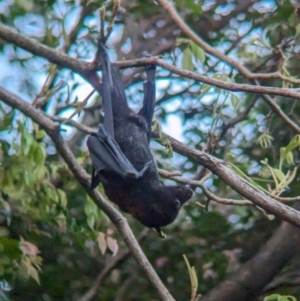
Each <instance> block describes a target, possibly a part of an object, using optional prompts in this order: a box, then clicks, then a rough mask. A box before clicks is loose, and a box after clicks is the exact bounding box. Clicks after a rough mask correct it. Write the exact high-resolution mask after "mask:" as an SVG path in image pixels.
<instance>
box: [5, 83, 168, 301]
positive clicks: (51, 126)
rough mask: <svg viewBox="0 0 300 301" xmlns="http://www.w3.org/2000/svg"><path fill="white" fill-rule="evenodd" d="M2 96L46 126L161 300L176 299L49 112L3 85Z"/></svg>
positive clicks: (75, 173) (61, 152) (57, 147)
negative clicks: (92, 182) (93, 183)
mask: <svg viewBox="0 0 300 301" xmlns="http://www.w3.org/2000/svg"><path fill="white" fill-rule="evenodd" d="M0 99H1V100H2V101H3V102H4V103H6V104H7V105H8V106H10V107H12V108H15V109H18V110H20V111H21V112H22V113H24V114H25V115H26V116H28V117H30V118H31V119H32V120H33V121H34V122H36V123H38V124H39V125H40V126H41V127H42V128H44V129H45V131H46V132H47V134H48V135H49V136H50V137H51V138H52V140H53V142H54V143H55V146H56V149H57V151H58V153H59V154H60V155H61V157H62V158H63V159H64V161H65V162H66V163H67V165H68V167H69V168H70V170H71V171H72V173H73V175H74V176H75V178H76V179H77V181H78V182H79V183H80V184H81V185H82V187H83V188H84V190H85V191H86V192H87V193H88V194H89V195H90V197H91V198H92V199H93V200H94V202H95V203H96V204H97V205H98V206H99V207H100V208H101V209H102V210H103V211H104V212H105V213H106V214H107V215H108V217H109V218H110V220H111V221H112V222H113V223H114V225H115V227H116V228H117V229H118V231H119V232H120V234H121V235H122V237H123V239H124V241H125V243H126V245H127V247H128V248H129V250H130V252H131V254H132V255H133V257H134V258H135V260H136V261H137V263H138V264H139V266H140V267H141V268H142V270H143V271H144V272H145V274H146V276H147V277H148V279H149V280H150V282H151V284H152V285H153V287H154V289H155V290H156V292H157V293H158V295H159V296H160V298H161V300H166V301H167V300H168V301H174V298H173V297H172V296H171V294H170V293H169V292H168V290H167V289H166V287H165V286H164V284H163V283H162V281H161V280H160V278H159V277H158V276H157V274H156V272H155V270H154V269H153V267H152V266H151V264H150V262H149V261H148V259H147V257H146V256H145V254H144V253H143V251H142V249H141V247H140V246H139V244H138V242H137V241H136V238H135V237H134V235H133V233H132V231H131V229H130V227H129V225H128V223H127V221H126V219H125V218H124V217H123V216H122V214H121V213H120V212H119V211H118V210H117V209H115V208H114V207H113V206H112V205H111V204H110V203H109V202H108V201H107V200H106V199H105V198H104V197H103V196H102V195H101V194H100V193H99V192H98V191H97V190H91V189H90V176H89V175H88V174H87V173H86V171H85V170H84V169H83V168H82V167H81V166H80V165H79V164H78V162H77V160H76V158H75V157H74V155H73V154H72V152H71V150H70V149H69V147H68V146H67V144H66V142H65V141H64V140H63V139H62V137H61V136H60V134H59V132H58V127H57V125H56V124H55V123H54V122H53V121H51V120H50V119H49V118H48V117H47V116H45V115H44V114H43V113H42V112H41V111H39V110H37V109H35V108H34V107H33V106H32V105H30V104H29V103H27V102H25V101H24V100H21V99H20V98H19V97H17V96H16V95H14V94H12V93H9V92H7V91H6V90H4V89H3V88H0Z"/></svg>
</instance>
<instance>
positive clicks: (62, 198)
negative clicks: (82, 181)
mask: <svg viewBox="0 0 300 301" xmlns="http://www.w3.org/2000/svg"><path fill="white" fill-rule="evenodd" d="M56 192H57V194H58V197H59V201H60V203H61V206H62V207H63V208H65V207H66V206H67V204H68V199H67V195H66V193H65V192H64V191H63V190H61V189H57V190H56Z"/></svg>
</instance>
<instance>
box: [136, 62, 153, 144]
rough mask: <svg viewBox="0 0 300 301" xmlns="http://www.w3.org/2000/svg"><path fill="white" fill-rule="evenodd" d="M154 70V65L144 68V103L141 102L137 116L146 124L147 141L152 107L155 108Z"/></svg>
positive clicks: (149, 133) (149, 134)
mask: <svg viewBox="0 0 300 301" xmlns="http://www.w3.org/2000/svg"><path fill="white" fill-rule="evenodd" d="M155 70H156V66H155V65H147V66H146V74H147V80H146V82H144V101H143V107H142V109H141V110H140V111H139V114H140V115H142V116H143V117H144V118H145V120H146V122H147V127H148V129H149V132H148V140H149V141H150V136H151V124H152V119H153V115H154V107H155Z"/></svg>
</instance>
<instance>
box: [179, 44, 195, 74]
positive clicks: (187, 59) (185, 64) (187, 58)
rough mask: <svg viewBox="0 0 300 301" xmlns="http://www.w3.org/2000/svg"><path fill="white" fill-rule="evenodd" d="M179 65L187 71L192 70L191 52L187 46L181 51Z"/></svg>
mask: <svg viewBox="0 0 300 301" xmlns="http://www.w3.org/2000/svg"><path fill="white" fill-rule="evenodd" d="M181 67H182V68H183V69H185V70H188V71H193V70H194V65H193V60H192V52H191V49H190V48H189V47H187V48H185V49H184V51H183V53H182V61H181Z"/></svg>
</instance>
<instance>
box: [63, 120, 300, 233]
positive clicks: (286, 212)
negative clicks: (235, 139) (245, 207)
mask: <svg viewBox="0 0 300 301" xmlns="http://www.w3.org/2000/svg"><path fill="white" fill-rule="evenodd" d="M66 122H67V123H71V122H68V121H66ZM72 124H73V125H74V126H75V127H76V128H77V129H78V130H81V131H84V132H86V133H93V132H95V130H93V129H91V128H89V127H87V126H85V127H82V126H79V125H76V123H75V122H74V121H72ZM154 136H155V134H154ZM165 136H167V137H168V139H169V140H170V142H171V144H172V147H173V149H174V150H175V151H176V152H178V153H179V154H181V155H183V156H186V157H188V158H190V159H191V160H193V161H195V162H197V163H199V164H200V165H202V166H204V167H206V168H207V169H209V170H210V171H212V172H213V173H214V174H216V175H217V176H219V177H220V178H221V179H222V180H223V181H224V182H225V183H226V184H228V185H229V186H230V187H231V188H232V189H234V190H235V191H237V192H238V193H239V194H240V195H242V196H243V197H245V198H246V199H248V200H250V201H251V202H253V204H255V205H257V206H258V207H261V208H262V209H264V210H266V211H267V212H270V213H272V214H274V215H277V216H278V217H280V218H281V219H283V220H285V221H287V222H289V223H291V224H293V225H295V226H297V227H300V212H299V211H297V210H295V209H294V208H291V207H289V206H286V205H284V204H282V203H280V202H278V201H277V200H275V199H272V198H271V197H269V196H268V195H266V194H265V193H264V192H263V191H261V190H259V189H258V188H256V187H254V186H253V185H251V184H250V183H248V182H247V181H246V180H244V179H243V178H241V177H240V176H238V175H237V174H236V173H234V172H233V171H232V170H231V169H230V168H228V167H227V166H226V164H225V162H223V161H221V160H219V159H217V158H215V157H213V156H211V155H209V154H207V153H205V152H202V151H200V150H196V149H193V148H191V147H189V146H187V145H186V144H184V143H182V142H179V141H178V140H176V139H174V138H172V137H171V136H168V135H165Z"/></svg>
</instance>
